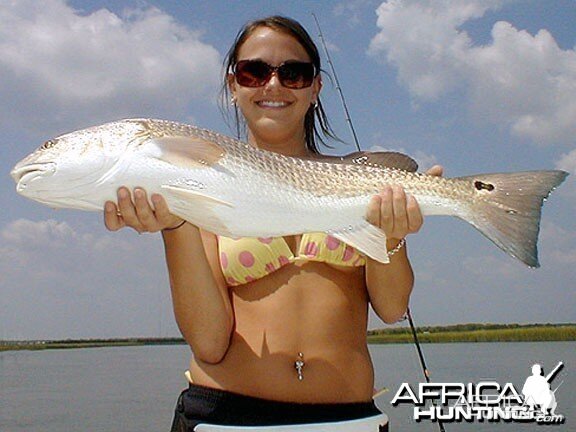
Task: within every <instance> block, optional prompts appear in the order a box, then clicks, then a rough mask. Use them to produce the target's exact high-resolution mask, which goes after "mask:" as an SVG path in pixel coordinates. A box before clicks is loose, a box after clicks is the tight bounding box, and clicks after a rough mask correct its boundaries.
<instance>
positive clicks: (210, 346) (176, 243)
mask: <svg viewBox="0 0 576 432" xmlns="http://www.w3.org/2000/svg"><path fill="white" fill-rule="evenodd" d="M151 201H152V203H153V206H154V207H152V206H150V204H149V202H148V199H147V196H146V193H145V191H144V190H142V189H136V190H135V191H134V201H132V198H131V196H130V192H129V191H128V190H127V189H125V188H121V189H120V190H119V191H118V206H116V205H115V204H114V203H112V202H109V203H106V206H105V224H106V226H107V227H108V229H110V230H111V231H116V230H118V229H120V228H122V227H124V226H129V227H132V228H134V229H136V230H137V231H138V232H140V233H141V232H157V231H161V230H162V237H163V240H164V248H165V251H166V263H167V265H168V273H169V277H170V287H171V291H172V303H173V307H174V314H175V317H176V322H177V323H178V327H179V328H180V331H181V332H182V335H183V336H184V339H185V340H186V341H187V342H188V344H189V345H190V347H191V348H192V351H193V352H194V355H195V357H196V358H197V359H199V360H202V361H204V362H207V363H218V362H219V361H221V360H222V358H223V357H224V355H225V354H226V351H227V350H228V347H229V344H230V336H231V334H232V329H233V325H234V314H233V311H232V305H231V302H230V297H229V293H228V288H227V286H226V283H225V281H224V277H223V276H222V273H221V271H220V270H219V268H218V247H217V244H216V237H215V236H214V235H213V234H210V233H206V232H202V231H201V230H200V229H199V228H198V227H196V226H194V225H192V224H189V223H185V224H184V225H182V226H181V227H179V228H177V229H174V230H170V229H166V228H172V227H176V226H178V225H179V224H180V223H181V221H182V220H181V219H180V218H177V217H176V216H174V215H172V214H170V211H169V209H168V206H167V204H166V202H165V201H164V199H163V198H162V197H161V196H160V195H153V196H152V197H151Z"/></svg>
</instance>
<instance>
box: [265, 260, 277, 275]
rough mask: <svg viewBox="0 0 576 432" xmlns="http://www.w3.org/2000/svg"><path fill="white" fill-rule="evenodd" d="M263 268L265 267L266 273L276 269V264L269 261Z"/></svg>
mask: <svg viewBox="0 0 576 432" xmlns="http://www.w3.org/2000/svg"><path fill="white" fill-rule="evenodd" d="M264 268H265V269H266V272H267V273H272V272H273V271H274V270H276V266H275V265H274V263H271V262H269V263H266V265H265V266H264Z"/></svg>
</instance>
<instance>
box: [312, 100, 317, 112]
mask: <svg viewBox="0 0 576 432" xmlns="http://www.w3.org/2000/svg"><path fill="white" fill-rule="evenodd" d="M312 108H314V109H315V110H316V109H318V101H317V100H315V101H314V103H312Z"/></svg>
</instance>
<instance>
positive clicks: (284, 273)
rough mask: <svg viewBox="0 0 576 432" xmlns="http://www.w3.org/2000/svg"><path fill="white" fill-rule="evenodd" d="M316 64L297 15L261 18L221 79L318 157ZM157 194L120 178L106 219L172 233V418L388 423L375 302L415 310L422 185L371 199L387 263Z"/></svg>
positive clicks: (252, 110) (255, 114) (394, 311)
mask: <svg viewBox="0 0 576 432" xmlns="http://www.w3.org/2000/svg"><path fill="white" fill-rule="evenodd" d="M319 72H320V59H319V55H318V50H317V49H316V47H315V45H314V43H313V42H312V40H311V38H310V36H309V35H308V34H307V33H306V31H305V30H304V29H303V28H302V27H301V26H300V25H299V24H298V23H297V22H295V21H293V20H290V19H288V18H284V17H270V18H265V19H262V20H258V21H255V22H252V23H250V24H248V25H247V26H246V27H245V28H244V29H243V30H242V31H241V32H240V33H239V35H238V37H237V39H236V42H235V44H234V46H233V47H232V49H231V50H230V52H229V55H228V59H227V69H226V77H225V80H226V86H227V91H228V92H229V94H230V95H231V102H232V103H233V104H234V106H235V108H236V109H237V111H236V112H238V111H239V112H240V113H241V115H242V117H243V118H244V120H245V124H246V127H247V140H248V142H249V143H250V144H251V145H254V146H256V147H259V148H261V149H265V150H268V151H272V152H277V153H281V154H283V155H288V156H299V157H312V158H319V157H321V156H320V155H319V154H318V151H317V149H316V146H315V139H316V136H317V133H316V122H318V123H319V126H320V128H321V129H322V131H323V132H324V134H325V135H326V134H327V135H330V129H329V128H328V126H327V123H326V118H325V116H324V113H323V110H322V106H321V103H320V100H319V95H320V91H321V88H322V81H321V77H320V74H319ZM438 171H439V168H438V167H437V168H435V169H434V172H433V173H438ZM151 201H152V203H153V207H151V206H150V205H149V204H148V200H147V197H146V192H145V191H144V190H142V189H136V190H134V191H133V196H132V195H131V193H130V191H128V190H126V189H125V188H122V189H120V190H119V192H118V204H117V205H116V204H115V203H112V202H108V203H107V204H106V207H105V223H106V226H107V227H108V229H110V230H113V231H114V230H118V229H120V228H122V227H124V226H129V227H132V228H134V229H136V230H137V231H138V232H156V231H162V234H163V238H164V245H165V250H166V260H167V264H168V270H169V275H170V285H171V290H172V299H173V305H174V312H175V316H176V321H177V323H178V326H179V328H180V330H181V332H182V334H183V336H184V338H185V340H186V341H187V342H188V344H189V345H190V347H191V349H192V351H193V354H194V356H193V358H192V360H191V363H190V371H189V380H190V381H191V383H190V387H189V389H188V390H186V391H184V392H183V393H182V395H181V396H180V399H179V401H178V406H177V412H176V417H175V420H174V425H173V430H174V431H191V430H194V427H195V425H197V424H214V425H236V426H241V425H281V424H284V425H286V424H305V423H308V424H312V423H328V422H336V423H334V424H345V423H346V422H347V421H352V423H351V425H352V426H351V428H352V429H350V430H378V427H381V428H384V424H385V423H386V419H385V416H383V415H379V414H380V412H379V411H378V410H377V408H376V407H375V405H374V403H373V402H372V394H373V384H374V374H373V368H372V363H371V360H370V356H369V353H368V349H367V345H366V328H367V317H368V303H369V302H370V303H371V304H372V306H373V308H374V310H375V311H376V313H377V314H378V315H379V316H380V317H381V318H382V319H383V320H384V321H385V322H388V323H392V322H395V321H397V320H398V319H400V318H401V317H402V316H403V314H404V313H405V311H406V308H407V305H408V299H409V297H410V292H411V290H412V285H413V274H412V269H411V266H410V263H409V261H408V257H407V255H406V248H405V247H402V246H403V245H404V238H405V237H406V235H408V234H410V233H414V232H416V231H418V230H419V228H420V226H421V225H422V215H421V213H420V211H419V208H418V205H417V203H416V201H415V200H414V198H413V197H411V196H406V194H405V193H404V192H403V190H402V189H401V188H396V187H387V188H385V189H383V190H382V192H381V193H380V194H379V195H378V196H375V197H373V198H372V200H371V201H370V204H369V206H368V208H367V213H366V218H367V220H368V221H369V222H370V223H372V224H374V225H376V226H377V227H380V228H381V229H383V230H384V231H385V232H386V235H387V248H388V250H389V251H393V252H394V253H392V252H391V253H390V255H391V256H390V264H386V265H383V264H380V263H378V262H375V261H373V260H371V259H369V258H365V257H363V256H361V255H360V254H358V252H356V251H355V250H354V249H352V248H351V247H349V246H347V245H345V244H341V243H340V242H339V241H338V240H336V239H334V238H331V237H329V236H326V235H324V234H313V235H305V236H300V235H298V236H291V237H286V238H279V239H226V238H218V237H217V236H215V235H213V234H211V233H209V232H205V231H203V230H201V229H199V228H197V227H196V226H193V225H191V224H190V223H186V222H184V221H182V220H181V219H179V218H178V217H176V216H174V215H171V214H170V212H169V209H168V207H167V205H166V203H165V201H164V200H163V199H162V197H161V196H159V195H153V196H152V197H151ZM358 419H368V420H367V422H364V423H363V425H360V423H358V422H362V421H363V420H358ZM355 422H356V423H355ZM366 425H369V426H366ZM362 427H369V429H362ZM197 430H211V429H197ZM213 430H217V429H213ZM306 430H313V429H312V426H310V425H307V427H306ZM380 430H384V429H380Z"/></svg>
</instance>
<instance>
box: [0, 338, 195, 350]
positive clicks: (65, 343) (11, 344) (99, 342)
mask: <svg viewBox="0 0 576 432" xmlns="http://www.w3.org/2000/svg"><path fill="white" fill-rule="evenodd" d="M184 343H185V341H184V339H182V338H125V339H63V340H37V341H1V340H0V351H7V350H19V349H22V350H41V349H68V348H98V347H113V346H138V345H180V344H184Z"/></svg>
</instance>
